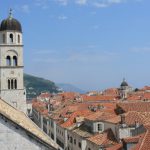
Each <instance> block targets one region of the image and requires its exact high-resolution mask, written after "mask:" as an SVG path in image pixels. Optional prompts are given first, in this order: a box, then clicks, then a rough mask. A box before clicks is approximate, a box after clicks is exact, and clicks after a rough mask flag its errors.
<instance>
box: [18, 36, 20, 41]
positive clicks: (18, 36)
mask: <svg viewBox="0 0 150 150" xmlns="http://www.w3.org/2000/svg"><path fill="white" fill-rule="evenodd" d="M18 43H20V35H19V34H18Z"/></svg>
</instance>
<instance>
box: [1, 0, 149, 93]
mask: <svg viewBox="0 0 150 150" xmlns="http://www.w3.org/2000/svg"><path fill="white" fill-rule="evenodd" d="M0 3H1V6H0V14H1V18H0V20H1V21H2V20H3V19H5V18H7V16H8V12H9V8H12V9H13V16H14V18H16V19H17V20H19V21H20V22H21V24H22V28H23V40H24V62H25V64H24V65H25V70H24V72H26V73H28V74H32V75H36V76H40V77H43V78H46V79H49V80H51V81H54V82H56V83H70V84H73V85H75V86H77V87H78V88H81V89H83V90H86V91H87V90H101V89H105V88H109V87H119V86H120V83H121V81H122V79H123V78H126V80H127V82H128V83H129V85H131V86H132V87H134V88H136V87H143V86H145V85H149V84H150V77H149V76H150V70H149V69H148V65H149V64H150V59H149V55H150V29H149V28H150V19H149V18H150V10H149V6H150V1H148V0H111V1H110V0H105V1H103V0H33V1H32V2H31V1H29V0H22V1H18V0H14V1H13V2H12V1H11V0H6V1H2V0H0Z"/></svg>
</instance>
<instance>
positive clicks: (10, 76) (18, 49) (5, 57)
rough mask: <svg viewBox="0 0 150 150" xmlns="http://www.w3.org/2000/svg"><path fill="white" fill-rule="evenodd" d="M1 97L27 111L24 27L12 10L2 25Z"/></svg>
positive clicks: (0, 29) (0, 32) (0, 30)
mask: <svg viewBox="0 0 150 150" xmlns="http://www.w3.org/2000/svg"><path fill="white" fill-rule="evenodd" d="M0 98H1V99H3V100H4V101H6V102H7V103H9V104H10V105H12V106H13V107H15V108H17V109H18V110H21V111H23V112H25V113H26V91H25V88H24V81H23V42H22V27H21V24H20V22H19V21H18V20H16V19H14V18H13V17H12V10H10V13H9V16H8V18H7V19H4V20H3V21H2V22H1V25H0Z"/></svg>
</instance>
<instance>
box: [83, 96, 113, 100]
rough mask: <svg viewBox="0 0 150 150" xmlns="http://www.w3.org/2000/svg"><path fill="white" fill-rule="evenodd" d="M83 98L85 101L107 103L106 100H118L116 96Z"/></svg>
mask: <svg viewBox="0 0 150 150" xmlns="http://www.w3.org/2000/svg"><path fill="white" fill-rule="evenodd" d="M81 97H82V99H83V101H106V100H108V101H109V100H111V101H114V100H116V97H115V96H106V95H97V96H88V95H82V96H81Z"/></svg>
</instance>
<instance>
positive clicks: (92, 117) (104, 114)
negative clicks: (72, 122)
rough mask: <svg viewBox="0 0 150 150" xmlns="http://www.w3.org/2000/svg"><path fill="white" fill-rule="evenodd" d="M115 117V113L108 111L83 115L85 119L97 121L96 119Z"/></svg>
mask: <svg viewBox="0 0 150 150" xmlns="http://www.w3.org/2000/svg"><path fill="white" fill-rule="evenodd" d="M113 117H116V115H115V114H112V113H109V112H101V111H97V112H93V113H92V114H91V115H89V116H87V117H85V119H88V120H91V121H97V120H107V119H110V118H113Z"/></svg>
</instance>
